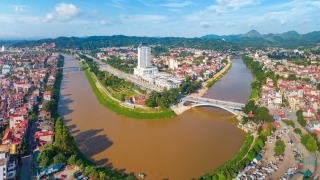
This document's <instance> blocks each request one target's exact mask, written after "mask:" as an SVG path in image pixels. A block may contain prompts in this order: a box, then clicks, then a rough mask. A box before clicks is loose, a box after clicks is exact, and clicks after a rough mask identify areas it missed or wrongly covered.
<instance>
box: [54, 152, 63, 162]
mask: <svg viewBox="0 0 320 180" xmlns="http://www.w3.org/2000/svg"><path fill="white" fill-rule="evenodd" d="M65 162H66V157H65V156H64V155H63V154H61V153H59V154H57V155H56V156H55V157H53V164H58V163H65Z"/></svg>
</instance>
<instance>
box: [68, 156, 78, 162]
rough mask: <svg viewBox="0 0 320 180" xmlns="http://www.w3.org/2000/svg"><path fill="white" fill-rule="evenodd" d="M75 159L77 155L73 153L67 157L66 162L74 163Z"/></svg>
mask: <svg viewBox="0 0 320 180" xmlns="http://www.w3.org/2000/svg"><path fill="white" fill-rule="evenodd" d="M76 161H77V155H76V154H73V155H71V156H70V157H69V159H68V160H67V163H68V164H76Z"/></svg>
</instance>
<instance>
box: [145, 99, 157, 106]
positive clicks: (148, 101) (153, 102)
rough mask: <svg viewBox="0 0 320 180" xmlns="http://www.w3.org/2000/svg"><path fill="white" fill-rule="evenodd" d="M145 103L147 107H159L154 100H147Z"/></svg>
mask: <svg viewBox="0 0 320 180" xmlns="http://www.w3.org/2000/svg"><path fill="white" fill-rule="evenodd" d="M144 103H145V105H146V106H147V107H152V108H154V107H157V104H156V102H155V101H154V100H153V99H146V100H145V101H144Z"/></svg>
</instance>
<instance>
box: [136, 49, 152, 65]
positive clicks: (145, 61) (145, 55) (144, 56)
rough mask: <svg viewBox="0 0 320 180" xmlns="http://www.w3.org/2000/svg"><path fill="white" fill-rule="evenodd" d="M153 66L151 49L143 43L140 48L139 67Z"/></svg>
mask: <svg viewBox="0 0 320 180" xmlns="http://www.w3.org/2000/svg"><path fill="white" fill-rule="evenodd" d="M149 66H151V48H150V47H149V46H148V45H147V44H146V43H141V44H140V45H139V47H138V67H137V68H144V67H149Z"/></svg>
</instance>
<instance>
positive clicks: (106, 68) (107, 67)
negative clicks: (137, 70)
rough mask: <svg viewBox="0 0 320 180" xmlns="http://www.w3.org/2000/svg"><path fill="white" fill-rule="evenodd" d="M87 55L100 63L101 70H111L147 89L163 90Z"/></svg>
mask: <svg viewBox="0 0 320 180" xmlns="http://www.w3.org/2000/svg"><path fill="white" fill-rule="evenodd" d="M84 55H85V56H87V57H88V58H91V59H93V60H94V61H95V62H97V63H98V64H99V68H100V70H101V71H107V72H109V73H110V74H113V75H115V76H118V77H119V78H123V79H125V80H127V81H130V82H132V83H134V84H136V85H138V86H141V87H143V88H145V89H147V90H154V91H157V92H161V91H162V88H160V87H158V86H156V85H154V84H150V83H147V82H145V81H143V80H141V79H139V78H138V77H136V76H134V75H132V74H128V73H125V72H122V71H120V70H118V69H116V68H113V67H112V66H110V65H108V64H106V63H104V62H102V61H100V60H98V59H96V58H94V57H92V56H90V55H87V54H84Z"/></svg>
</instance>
